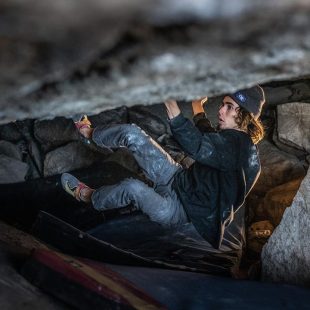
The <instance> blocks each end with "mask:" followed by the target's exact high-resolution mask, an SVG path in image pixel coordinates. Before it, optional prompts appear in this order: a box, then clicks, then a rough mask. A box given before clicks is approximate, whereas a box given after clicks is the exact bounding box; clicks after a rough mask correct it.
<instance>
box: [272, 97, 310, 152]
mask: <svg viewBox="0 0 310 310" xmlns="http://www.w3.org/2000/svg"><path fill="white" fill-rule="evenodd" d="M277 116H278V127H277V131H278V136H279V139H280V141H282V142H283V143H285V144H288V145H290V146H293V147H295V148H298V149H301V150H303V151H306V152H307V153H310V103H302V102H291V103H287V104H281V105H278V106H277Z"/></svg>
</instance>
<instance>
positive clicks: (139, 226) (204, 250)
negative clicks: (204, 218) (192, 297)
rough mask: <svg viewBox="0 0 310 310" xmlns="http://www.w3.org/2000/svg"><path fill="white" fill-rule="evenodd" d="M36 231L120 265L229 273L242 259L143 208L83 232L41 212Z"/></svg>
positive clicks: (55, 243)
mask: <svg viewBox="0 0 310 310" xmlns="http://www.w3.org/2000/svg"><path fill="white" fill-rule="evenodd" d="M33 234H34V235H35V236H36V237H38V238H39V239H41V240H43V241H45V242H47V243H49V244H51V245H53V246H54V247H56V248H58V249H59V250H61V251H63V252H65V253H68V254H71V255H76V256H82V257H86V258H91V259H95V260H99V261H103V262H107V263H114V264H126V265H136V266H157V267H161V268H170V269H177V270H189V271H195V272H203V273H212V274H218V275H225V276H229V275H230V270H231V268H233V267H234V266H235V264H236V262H237V261H238V258H237V254H236V253H235V252H234V251H231V252H225V253H219V252H217V251H215V250H214V249H213V248H212V247H210V245H209V244H207V243H205V241H204V240H203V239H202V238H201V237H200V236H199V235H198V233H196V232H195V230H192V227H191V226H184V227H183V228H182V229H178V230H169V229H164V228H163V227H162V226H161V225H159V224H156V223H154V222H152V221H150V220H149V219H148V218H147V217H146V216H144V215H143V214H141V213H139V212H138V213H137V214H135V215H134V214H130V215H123V216H119V217H118V218H114V219H111V220H110V221H106V222H103V223H102V224H100V225H97V226H96V227H94V228H93V229H91V230H88V231H82V230H79V229H77V228H76V227H74V226H72V225H70V224H68V223H66V222H64V221H62V220H60V219H59V218H57V217H55V216H53V215H51V214H49V213H46V212H42V211H41V212H40V213H39V215H38V217H37V220H36V222H35V224H34V226H33ZM199 238H200V239H199Z"/></svg>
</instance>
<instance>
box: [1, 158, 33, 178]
mask: <svg viewBox="0 0 310 310" xmlns="http://www.w3.org/2000/svg"><path fill="white" fill-rule="evenodd" d="M28 168H29V167H28V165H27V164H26V163H24V162H22V161H20V160H18V159H15V158H12V157H8V156H6V155H3V154H0V184H6V183H17V182H24V181H25V177H26V175H27V172H28Z"/></svg>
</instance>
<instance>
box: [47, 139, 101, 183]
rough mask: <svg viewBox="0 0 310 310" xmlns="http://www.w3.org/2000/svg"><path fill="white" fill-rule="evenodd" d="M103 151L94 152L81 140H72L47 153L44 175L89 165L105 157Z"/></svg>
mask: <svg viewBox="0 0 310 310" xmlns="http://www.w3.org/2000/svg"><path fill="white" fill-rule="evenodd" d="M103 156H104V155H102V154H101V153H97V152H94V151H92V150H90V149H89V148H88V147H86V146H84V145H83V144H82V143H80V142H71V143H69V144H67V145H65V146H63V147H59V148H57V149H56V150H54V151H51V152H49V153H47V154H46V157H45V160H44V176H45V177H47V176H51V175H55V174H60V173H63V172H67V171H72V170H75V169H79V168H84V167H88V166H90V165H91V164H93V163H94V162H96V161H98V160H102V159H104V157H103Z"/></svg>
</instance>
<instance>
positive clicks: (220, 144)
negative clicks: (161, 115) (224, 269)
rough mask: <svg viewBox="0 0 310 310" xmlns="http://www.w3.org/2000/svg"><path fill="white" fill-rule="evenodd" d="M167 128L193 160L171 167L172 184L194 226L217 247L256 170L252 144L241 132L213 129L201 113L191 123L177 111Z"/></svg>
mask: <svg viewBox="0 0 310 310" xmlns="http://www.w3.org/2000/svg"><path fill="white" fill-rule="evenodd" d="M201 123H205V124H207V126H201ZM202 127H205V128H202ZM208 127H209V128H208ZM170 128H171V131H172V133H173V136H174V138H175V139H176V140H177V141H178V143H179V144H180V145H181V147H182V149H183V150H184V151H185V152H186V153H188V155H189V156H190V157H192V158H193V159H194V160H195V163H194V164H193V165H192V166H191V167H189V168H188V169H184V170H180V171H179V172H177V174H176V175H175V177H174V181H173V188H174V190H175V191H176V192H177V194H178V196H179V198H180V200H181V201H182V204H183V206H184V208H185V210H186V213H187V215H188V217H189V219H190V221H191V222H192V223H193V225H194V226H195V228H196V229H197V231H198V232H199V233H200V234H201V235H202V237H204V238H205V239H206V240H207V241H208V242H209V243H210V244H211V245H212V246H213V247H215V248H219V247H220V245H221V243H222V240H223V235H224V232H225V229H226V228H227V227H228V225H229V224H230V223H231V222H232V221H233V219H234V213H235V212H236V211H237V210H238V209H239V208H240V207H241V206H242V205H243V203H244V200H245V197H246V195H247V194H248V193H249V191H250V190H251V188H252V187H253V185H254V184H255V182H256V180H257V178H258V176H259V173H260V162H259V157H258V151H257V147H256V146H255V145H254V144H253V142H252V140H251V138H250V136H249V135H248V134H247V133H245V132H242V131H239V130H235V129H225V130H221V131H215V130H214V129H213V128H212V127H211V126H210V122H209V121H208V120H207V119H206V118H202V121H201V120H200V126H199V122H198V123H197V127H195V126H194V125H193V123H192V122H190V121H189V120H188V119H187V118H185V117H184V116H183V115H182V114H180V115H178V116H177V117H175V118H174V119H172V120H171V121H170ZM206 128H207V129H206Z"/></svg>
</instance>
